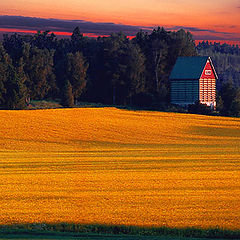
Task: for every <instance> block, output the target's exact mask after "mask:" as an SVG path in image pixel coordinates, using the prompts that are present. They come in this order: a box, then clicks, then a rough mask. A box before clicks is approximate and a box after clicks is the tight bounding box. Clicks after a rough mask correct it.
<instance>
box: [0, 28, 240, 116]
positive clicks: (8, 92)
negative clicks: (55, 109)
mask: <svg viewBox="0 0 240 240" xmlns="http://www.w3.org/2000/svg"><path fill="white" fill-rule="evenodd" d="M198 54H200V55H208V56H210V57H212V59H213V62H214V65H215V66H216V69H217V72H218V75H219V79H220V80H219V81H218V98H217V101H218V110H219V111H220V113H221V114H223V115H228V116H230V115H231V116H239V115H240V110H239V108H240V107H239V106H240V100H239V98H240V97H239V95H240V93H239V92H240V91H239V90H238V89H237V87H239V86H240V78H239V77H240V67H239V66H240V52H239V48H238V46H229V45H227V44H222V45H221V44H217V43H214V44H211V43H208V42H202V43H200V44H199V45H198V46H197V48H196V46H195V44H194V41H193V38H192V35H191V34H190V33H189V32H185V31H184V30H179V31H166V30H165V29H164V28H160V27H158V28H157V29H154V30H153V31H152V32H151V33H147V32H144V31H142V30H140V31H139V32H138V33H137V34H136V37H135V38H133V39H132V40H130V39H129V38H128V37H127V36H126V35H124V34H123V33H114V34H111V35H110V36H109V37H98V38H88V37H84V36H83V34H82V33H81V31H80V29H79V28H78V27H77V28H75V29H74V31H73V33H72V36H71V38H69V39H67V38H66V39H57V38H56V36H55V35H54V34H53V33H50V32H49V31H45V32H37V33H36V34H35V35H19V34H12V35H11V36H8V35H5V36H4V39H3V42H2V44H0V108H5V109H21V108H25V107H26V99H29V97H30V98H31V99H36V100H38V99H39V100H41V99H49V98H51V99H59V100H60V101H61V103H62V105H63V106H66V107H72V106H74V104H75V103H76V102H77V101H78V100H82V101H92V102H101V103H106V104H121V105H135V106H142V107H146V106H154V107H156V106H157V107H158V106H163V105H164V106H166V105H169V104H170V82H169V75H170V73H171V70H172V68H173V66H174V64H175V62H176V59H177V57H178V56H197V55H198ZM228 81H230V82H231V84H232V85H231V84H230V85H229V83H227V82H228ZM196 109H197V110H199V109H201V110H204V111H205V108H204V107H202V106H198V105H197V106H195V105H194V106H190V111H196Z"/></svg>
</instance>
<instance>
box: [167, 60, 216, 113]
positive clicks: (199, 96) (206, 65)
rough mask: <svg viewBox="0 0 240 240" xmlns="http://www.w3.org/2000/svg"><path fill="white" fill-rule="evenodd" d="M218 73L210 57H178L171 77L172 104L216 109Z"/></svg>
mask: <svg viewBox="0 0 240 240" xmlns="http://www.w3.org/2000/svg"><path fill="white" fill-rule="evenodd" d="M217 79H218V76H217V73H216V71H215V69H214V66H213V63H212V60H211V58H210V57H178V59H177V61H176V63H175V65H174V67H173V70H172V72H171V75H170V81H171V103H173V104H178V105H189V104H194V103H195V102H196V101H199V102H200V103H202V104H206V105H207V106H210V107H211V108H213V109H215V108H216V80H217Z"/></svg>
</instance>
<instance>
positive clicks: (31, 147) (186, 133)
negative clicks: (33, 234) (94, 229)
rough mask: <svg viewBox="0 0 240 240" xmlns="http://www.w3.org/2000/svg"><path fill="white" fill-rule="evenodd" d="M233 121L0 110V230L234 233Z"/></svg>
mask: <svg viewBox="0 0 240 240" xmlns="http://www.w3.org/2000/svg"><path fill="white" fill-rule="evenodd" d="M239 210H240V119H237V118H224V117H212V116H201V115H187V114H177V113H162V112H147V111H128V110H120V109H116V108H81V109H51V110H28V111H0V224H13V223H33V222H39V223H60V222H68V223H79V224H86V223H87V224H88V223H100V224H124V225H138V226H168V227H200V228H210V227H220V228H226V229H240V221H239V220H240V211H239Z"/></svg>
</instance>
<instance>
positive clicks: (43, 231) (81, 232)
mask: <svg viewBox="0 0 240 240" xmlns="http://www.w3.org/2000/svg"><path fill="white" fill-rule="evenodd" d="M0 239H21V240H23V239H45V240H48V239H70V240H72V239H79V240H97V239H102V240H103V239H108V240H116V239H119V240H131V239H132V240H138V239H139V240H147V239H150V240H157V239H159V240H162V239H173V240H183V239H192V240H200V239H201V240H203V239H240V230H234V231H233V230H223V229H197V228H167V227H137V226H122V225H121V226H118V225H100V224H92V225H83V224H70V223H57V224H44V223H41V224H38V223H33V224H14V225H0Z"/></svg>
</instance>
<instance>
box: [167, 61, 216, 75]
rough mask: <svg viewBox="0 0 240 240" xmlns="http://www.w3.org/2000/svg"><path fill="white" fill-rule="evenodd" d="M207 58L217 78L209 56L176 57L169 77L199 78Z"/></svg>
mask: <svg viewBox="0 0 240 240" xmlns="http://www.w3.org/2000/svg"><path fill="white" fill-rule="evenodd" d="M207 60H209V61H210V63H211V66H212V68H213V71H214V74H215V76H216V78H217V74H216V72H215V69H214V67H213V64H212V61H211V58H210V57H178V59H177V61H176V63H175V65H174V67H173V70H172V72H171V74H170V79H200V77H201V75H202V73H203V70H204V68H205V65H206V63H207Z"/></svg>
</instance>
